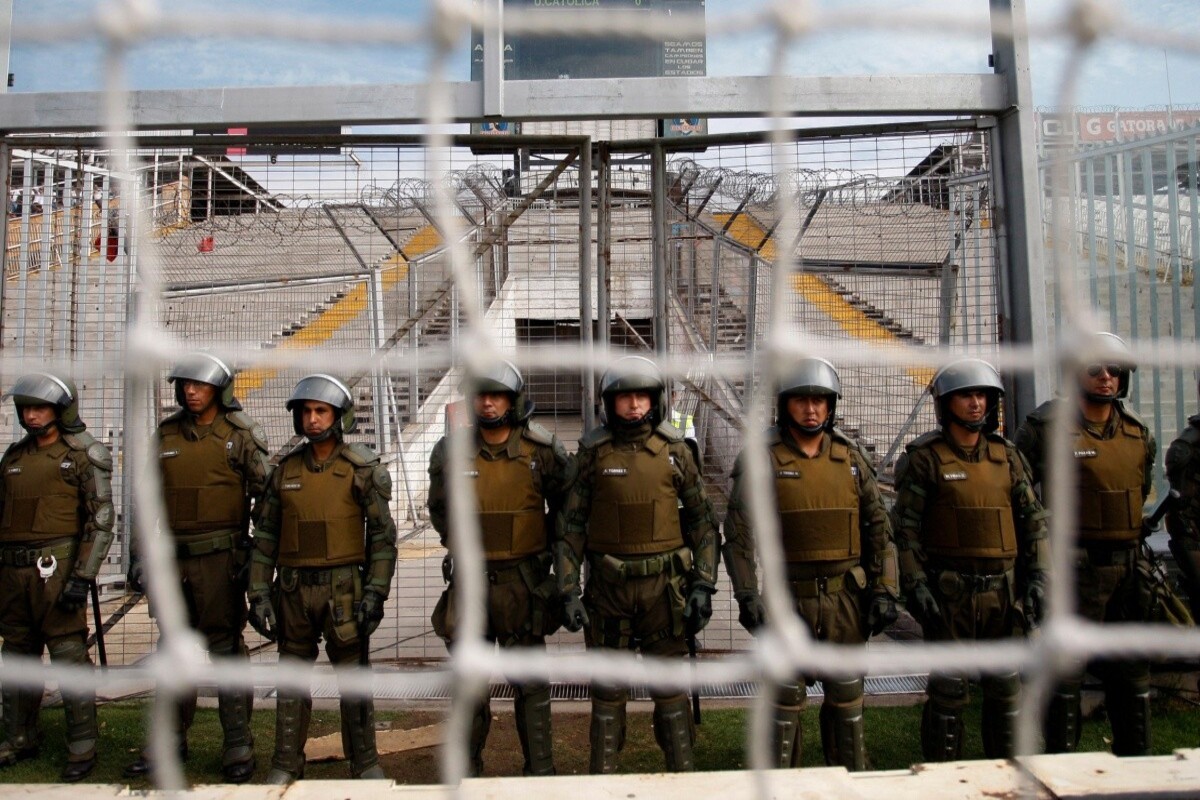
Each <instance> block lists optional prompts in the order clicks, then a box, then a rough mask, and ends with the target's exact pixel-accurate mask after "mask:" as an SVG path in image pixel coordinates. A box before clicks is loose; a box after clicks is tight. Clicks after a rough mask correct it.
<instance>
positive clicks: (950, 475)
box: [942, 472, 967, 481]
mask: <svg viewBox="0 0 1200 800" xmlns="http://www.w3.org/2000/svg"><path fill="white" fill-rule="evenodd" d="M966 479H967V473H965V472H943V473H942V480H944V481H965V480H966Z"/></svg>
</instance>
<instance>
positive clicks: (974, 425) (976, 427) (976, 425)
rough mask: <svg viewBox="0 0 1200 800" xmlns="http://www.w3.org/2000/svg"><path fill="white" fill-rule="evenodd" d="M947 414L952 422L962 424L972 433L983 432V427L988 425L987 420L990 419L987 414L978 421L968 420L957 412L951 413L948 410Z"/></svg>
mask: <svg viewBox="0 0 1200 800" xmlns="http://www.w3.org/2000/svg"><path fill="white" fill-rule="evenodd" d="M946 416H948V417H950V421H951V422H955V423H957V424H959V425H960V426H962V427H964V428H966V429H967V430H969V431H970V432H971V433H981V432H982V431H983V429H984V428H986V427H987V421H988V415H987V414H984V415H983V419H981V420H979V421H978V422H967V421H966V420H965V419H963V418H962V417H960V416H958V415H957V414H951V413H950V412H948V411H947V412H946Z"/></svg>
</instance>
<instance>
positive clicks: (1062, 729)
mask: <svg viewBox="0 0 1200 800" xmlns="http://www.w3.org/2000/svg"><path fill="white" fill-rule="evenodd" d="M1082 689H1083V684H1082V679H1081V678H1072V679H1070V680H1066V681H1063V682H1062V683H1060V684H1059V685H1058V686H1056V687H1055V688H1054V694H1053V695H1051V696H1050V706H1049V707H1048V708H1047V709H1046V727H1045V730H1044V731H1043V734H1044V737H1045V739H1046V752H1047V753H1074V752H1075V751H1076V750H1077V749H1078V748H1079V737H1080V735H1081V734H1082V733H1083V725H1082V719H1081V716H1082V712H1081V708H1080V693H1081V691H1082Z"/></svg>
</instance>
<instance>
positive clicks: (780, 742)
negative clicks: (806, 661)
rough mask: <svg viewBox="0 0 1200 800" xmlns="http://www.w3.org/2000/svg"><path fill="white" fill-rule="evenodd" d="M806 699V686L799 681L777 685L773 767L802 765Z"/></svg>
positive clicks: (785, 767) (788, 767)
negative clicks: (803, 721)
mask: <svg viewBox="0 0 1200 800" xmlns="http://www.w3.org/2000/svg"><path fill="white" fill-rule="evenodd" d="M805 699H806V694H805V691H804V687H803V686H802V685H800V684H798V683H783V684H780V685H779V686H776V687H775V711H774V724H775V730H774V735H773V737H772V744H773V745H774V747H775V749H774V758H773V759H772V761H773V763H772V766H773V767H778V768H779V769H791V768H792V767H796V766H799V765H800V750H801V747H800V745H801V742H802V741H803V739H804V735H803V730H802V726H801V722H800V710H801V709H802V708H804V701H805Z"/></svg>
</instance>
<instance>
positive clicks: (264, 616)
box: [248, 594, 279, 642]
mask: <svg viewBox="0 0 1200 800" xmlns="http://www.w3.org/2000/svg"><path fill="white" fill-rule="evenodd" d="M248 599H249V600H250V625H251V626H252V627H253V628H254V630H256V631H258V632H259V633H260V634H262V636H263V638H264V639H266V640H267V641H269V642H273V641H275V639H276V637H277V636H278V635H279V623H278V622H276V621H275V607H274V606H273V605H271V598H270V596H268V595H266V594H253V595H250V597H249V598H248Z"/></svg>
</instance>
